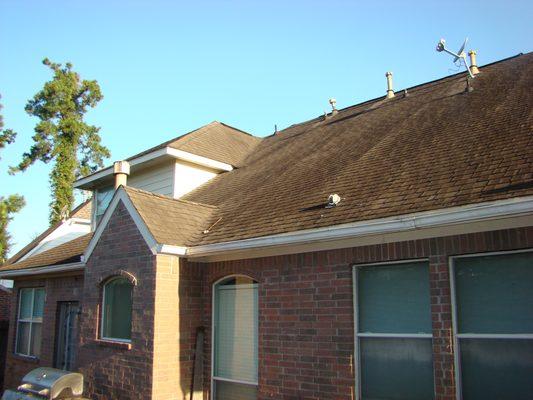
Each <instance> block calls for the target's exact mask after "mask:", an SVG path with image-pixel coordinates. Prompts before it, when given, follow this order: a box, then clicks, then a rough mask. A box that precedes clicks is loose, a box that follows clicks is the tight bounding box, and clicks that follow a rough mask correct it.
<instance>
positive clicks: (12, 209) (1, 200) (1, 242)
mask: <svg viewBox="0 0 533 400" xmlns="http://www.w3.org/2000/svg"><path fill="white" fill-rule="evenodd" d="M25 205H26V202H25V201H24V197H22V196H20V195H18V194H12V195H11V196H8V197H7V198H5V197H3V196H0V265H2V264H3V263H4V262H5V261H6V259H7V253H8V252H9V249H10V247H11V244H12V243H11V235H10V234H9V232H8V231H7V226H8V224H9V223H10V222H11V221H12V220H13V214H16V213H18V212H19V211H20V210H21V208H22V207H24V206H25Z"/></svg>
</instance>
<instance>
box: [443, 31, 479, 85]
mask: <svg viewBox="0 0 533 400" xmlns="http://www.w3.org/2000/svg"><path fill="white" fill-rule="evenodd" d="M466 42H468V38H466V39H465V41H464V42H463V45H462V46H461V48H460V49H459V51H457V53H454V52H453V51H451V50H450V49H448V48H447V47H446V40H444V39H441V40H439V43H437V48H436V50H437V51H438V52H439V53H440V52H443V51H444V52H445V53H448V54H449V55H451V56H453V62H457V61H458V60H462V64H464V66H465V68H466V70H467V71H468V74H469V75H470V77H471V78H474V74H473V73H472V71H471V70H470V67H469V66H468V63H467V62H466V53H465V47H466Z"/></svg>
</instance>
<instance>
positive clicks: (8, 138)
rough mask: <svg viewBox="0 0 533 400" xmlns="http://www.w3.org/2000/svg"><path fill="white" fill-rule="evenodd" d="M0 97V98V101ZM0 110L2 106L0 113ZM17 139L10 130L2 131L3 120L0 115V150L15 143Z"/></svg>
mask: <svg viewBox="0 0 533 400" xmlns="http://www.w3.org/2000/svg"><path fill="white" fill-rule="evenodd" d="M1 98H2V96H0V99H1ZM1 110H2V104H0V111H1ZM16 137H17V134H16V132H13V131H12V130H11V129H6V130H4V118H3V117H2V114H0V150H2V149H3V148H4V147H6V146H7V145H8V144H11V143H13V142H14V141H15V138H16Z"/></svg>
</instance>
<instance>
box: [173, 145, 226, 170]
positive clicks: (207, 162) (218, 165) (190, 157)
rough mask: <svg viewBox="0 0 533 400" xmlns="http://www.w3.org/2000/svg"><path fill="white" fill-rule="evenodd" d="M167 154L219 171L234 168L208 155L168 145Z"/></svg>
mask: <svg viewBox="0 0 533 400" xmlns="http://www.w3.org/2000/svg"><path fill="white" fill-rule="evenodd" d="M167 154H168V155H169V156H171V157H174V158H176V159H178V160H183V161H188V162H190V163H192V164H198V165H202V166H204V167H208V168H212V169H214V170H217V171H226V172H229V171H232V170H233V166H232V165H231V164H226V163H223V162H220V161H215V160H212V159H211V158H207V157H202V156H197V155H196V154H192V153H189V152H186V151H183V150H178V149H173V148H172V147H167Z"/></svg>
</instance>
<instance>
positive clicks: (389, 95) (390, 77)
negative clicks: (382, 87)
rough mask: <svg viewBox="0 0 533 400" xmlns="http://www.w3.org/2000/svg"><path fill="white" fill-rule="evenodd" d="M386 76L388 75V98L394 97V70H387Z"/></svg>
mask: <svg viewBox="0 0 533 400" xmlns="http://www.w3.org/2000/svg"><path fill="white" fill-rule="evenodd" d="M385 76H386V77H387V99H392V98H393V97H394V90H392V72H387V73H386V74H385Z"/></svg>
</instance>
